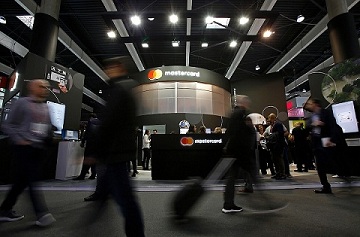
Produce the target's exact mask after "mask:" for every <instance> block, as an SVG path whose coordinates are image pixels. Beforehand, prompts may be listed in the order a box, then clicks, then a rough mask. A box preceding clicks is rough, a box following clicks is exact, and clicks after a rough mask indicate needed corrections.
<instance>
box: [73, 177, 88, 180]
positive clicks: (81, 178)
mask: <svg viewBox="0 0 360 237" xmlns="http://www.w3.org/2000/svg"><path fill="white" fill-rule="evenodd" d="M84 179H85V177H82V176H78V177H76V178H73V180H84Z"/></svg>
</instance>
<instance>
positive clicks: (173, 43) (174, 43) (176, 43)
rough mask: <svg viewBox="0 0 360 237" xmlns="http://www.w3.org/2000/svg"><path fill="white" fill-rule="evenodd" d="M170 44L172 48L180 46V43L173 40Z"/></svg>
mask: <svg viewBox="0 0 360 237" xmlns="http://www.w3.org/2000/svg"><path fill="white" fill-rule="evenodd" d="M171 44H172V46H173V47H179V46H180V41H178V40H174V41H172V42H171Z"/></svg>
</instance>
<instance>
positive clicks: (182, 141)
mask: <svg viewBox="0 0 360 237" xmlns="http://www.w3.org/2000/svg"><path fill="white" fill-rule="evenodd" d="M180 144H181V145H182V146H192V145H193V144H222V139H221V138H220V139H195V140H194V139H193V138H192V137H182V138H181V139H180Z"/></svg>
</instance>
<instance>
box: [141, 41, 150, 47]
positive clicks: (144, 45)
mask: <svg viewBox="0 0 360 237" xmlns="http://www.w3.org/2000/svg"><path fill="white" fill-rule="evenodd" d="M141 46H142V47H143V48H149V43H148V42H143V43H141Z"/></svg>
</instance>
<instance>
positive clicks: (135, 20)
mask: <svg viewBox="0 0 360 237" xmlns="http://www.w3.org/2000/svg"><path fill="white" fill-rule="evenodd" d="M130 20H131V22H132V23H133V24H134V25H136V26H138V25H140V24H141V19H140V17H139V16H137V15H135V16H132V17H131V18H130Z"/></svg>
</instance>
